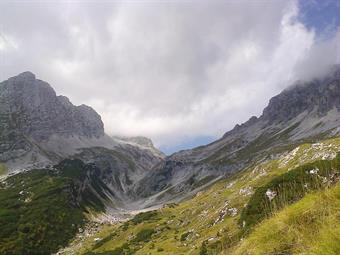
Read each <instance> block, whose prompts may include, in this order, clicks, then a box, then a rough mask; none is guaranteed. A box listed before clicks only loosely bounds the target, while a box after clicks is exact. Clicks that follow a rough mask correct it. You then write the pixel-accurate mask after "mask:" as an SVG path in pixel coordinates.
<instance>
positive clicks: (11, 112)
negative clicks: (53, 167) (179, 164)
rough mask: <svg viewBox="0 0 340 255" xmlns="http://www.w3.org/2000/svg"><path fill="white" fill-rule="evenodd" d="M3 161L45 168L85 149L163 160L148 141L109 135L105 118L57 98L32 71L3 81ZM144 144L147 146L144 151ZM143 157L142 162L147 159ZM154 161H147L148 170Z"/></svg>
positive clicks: (0, 137) (0, 115)
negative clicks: (126, 139) (120, 151)
mask: <svg viewBox="0 0 340 255" xmlns="http://www.w3.org/2000/svg"><path fill="white" fill-rule="evenodd" d="M0 141H1V142H0V162H5V163H6V164H7V165H8V167H9V168H10V169H14V170H16V169H21V168H32V167H42V166H44V165H47V164H56V163H58V162H59V161H60V160H62V159H64V158H66V157H69V156H71V155H74V154H77V153H78V152H79V151H80V149H83V148H91V147H104V148H107V149H117V148H120V150H123V148H124V149H125V150H126V151H125V152H126V153H134V154H136V150H139V152H140V153H141V154H143V153H144V154H146V155H149V154H152V153H150V152H147V151H145V150H143V148H152V152H153V153H154V154H157V155H153V156H154V157H155V158H157V159H158V158H162V157H163V156H162V153H160V152H159V151H158V150H157V149H156V148H154V147H153V145H152V142H151V141H150V140H148V139H147V138H139V137H138V138H136V139H133V143H127V142H122V141H118V140H115V139H112V138H110V137H109V136H107V135H106V134H105V133H104V125H103V122H102V120H101V117H100V116H99V114H98V113H96V112H95V111H94V110H93V109H92V108H91V107H89V106H86V105H80V106H75V105H73V104H72V103H71V102H70V101H69V99H68V98H67V97H65V96H57V95H56V93H55V91H54V90H53V88H52V87H51V86H50V85H49V84H48V83H46V82H44V81H41V80H38V79H36V77H35V75H34V74H32V73H30V72H25V73H22V74H19V75H18V76H15V77H12V78H9V79H8V80H6V81H4V82H1V83H0ZM139 144H141V147H139ZM142 158H143V157H142V156H140V159H141V160H142ZM152 162H154V161H153V159H150V158H149V160H144V164H145V165H146V166H150V164H152Z"/></svg>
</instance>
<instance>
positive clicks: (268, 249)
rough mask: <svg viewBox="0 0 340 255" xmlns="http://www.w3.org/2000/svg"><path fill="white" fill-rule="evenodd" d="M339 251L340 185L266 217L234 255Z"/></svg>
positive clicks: (326, 254)
mask: <svg viewBox="0 0 340 255" xmlns="http://www.w3.org/2000/svg"><path fill="white" fill-rule="evenodd" d="M339 252H340V185H336V186H335V187H332V188H330V189H328V190H325V191H319V192H314V193H311V194H308V195H306V196H305V197H304V198H303V199H301V200H300V201H299V202H297V203H295V204H293V205H291V206H289V207H287V208H285V209H283V210H282V211H281V212H279V213H278V214H275V215H274V216H273V217H272V218H270V219H267V220H265V221H264V222H263V223H262V224H260V225H258V226H257V227H256V228H255V230H254V231H253V232H252V233H251V234H250V235H249V237H247V238H246V239H245V240H243V241H242V242H241V243H240V244H239V246H238V247H237V248H236V250H235V251H234V252H233V253H232V254H235V255H241V254H242V255H247V254H248V255H250V254H254V255H255V254H258V255H262V254H310V255H337V254H339Z"/></svg>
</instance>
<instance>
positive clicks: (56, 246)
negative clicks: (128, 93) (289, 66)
mask: <svg viewBox="0 0 340 255" xmlns="http://www.w3.org/2000/svg"><path fill="white" fill-rule="evenodd" d="M339 134H340V72H339V70H338V71H337V72H336V71H335V72H334V70H333V71H332V72H330V73H329V75H327V76H326V77H323V78H320V79H316V80H313V81H311V82H306V83H301V84H298V85H296V86H292V87H291V88H288V89H287V90H285V91H283V92H282V93H281V94H279V95H277V96H275V97H274V98H272V99H271V100H270V102H269V104H268V106H267V107H266V108H265V109H264V111H263V114H262V115H261V116H260V117H252V118H250V119H249V120H248V121H247V122H246V123H244V124H242V125H236V126H235V128H234V129H232V130H231V131H229V132H227V133H225V135H224V136H223V137H221V138H220V139H219V140H217V141H215V142H213V143H211V144H208V145H204V146H200V147H197V148H194V149H190V150H184V151H180V152H177V153H174V154H173V155H170V156H165V155H163V154H162V153H161V152H160V151H158V150H157V149H156V148H154V146H153V144H152V142H151V141H150V140H149V139H147V138H144V137H134V138H130V137H117V136H115V137H111V136H108V135H107V134H105V132H104V124H103V122H102V121H101V117H100V116H99V114H97V113H96V112H95V111H94V110H93V109H92V108H90V107H88V106H85V105H80V106H75V105H73V104H72V103H71V102H70V101H69V100H68V99H67V98H66V97H64V96H57V95H56V93H55V91H54V90H53V88H52V87H51V86H50V85H49V84H48V83H46V82H44V81H41V80H38V79H36V77H35V75H33V74H32V73H29V72H25V73H22V74H20V75H18V76H15V77H12V78H10V79H8V80H7V81H4V82H2V83H0V178H1V180H0V223H1V228H0V254H10V255H12V254H13V255H21V254H25V255H36V254H51V253H55V252H57V251H58V252H59V254H63V255H64V254H70V255H71V254H72V255H74V254H111V255H112V254H122V255H123V254H136V255H146V254H168V255H173V254H193V255H197V254H201V255H204V254H208V255H210V254H218V253H221V252H222V253H223V252H224V253H227V254H294V252H295V251H298V252H297V253H296V252H295V253H296V254H300V253H306V252H309V250H311V249H312V248H311V247H310V245H309V243H313V242H314V244H315V245H314V246H315V247H314V248H315V249H316V250H318V249H319V248H320V247H319V246H318V244H317V240H314V239H313V240H314V241H313V242H309V241H310V240H312V237H309V236H308V234H306V233H305V232H308V230H307V229H308V227H307V225H306V224H305V222H304V221H302V223H303V224H301V229H303V231H302V232H301V237H300V238H302V239H303V242H302V244H300V246H299V244H297V243H294V240H296V236H294V234H292V235H291V236H290V237H292V240H288V241H287V242H288V243H289V242H290V243H289V244H288V246H287V242H286V243H283V244H282V243H279V242H276V241H275V240H272V241H273V243H272V246H273V247H276V248H275V249H276V250H275V251H274V252H273V251H272V250H271V251H270V252H268V251H269V250H270V249H269V248H268V247H267V248H268V249H267V248H266V247H260V246H258V252H255V251H254V252H253V251H251V249H249V246H247V244H251V240H262V239H261V238H262V237H264V236H265V235H264V233H263V231H264V229H267V227H268V226H267V224H268V221H273V224H277V225H280V224H278V221H279V219H281V218H282V219H286V220H287V222H286V223H285V224H286V225H285V226H286V227H287V228H288V229H289V227H290V226H292V228H293V229H294V227H295V226H297V225H298V224H295V223H294V222H291V221H290V219H291V218H290V216H291V215H295V214H294V213H293V211H294V210H295V209H294V208H303V210H309V208H314V209H315V210H316V212H318V214H317V215H318V216H317V217H319V218H321V216H322V215H321V214H320V213H319V212H320V208H319V207H313V206H314V205H310V204H309V203H308V201H311V200H312V199H313V198H315V199H316V201H319V200H320V198H321V197H325V196H326V198H327V199H328V200H327V199H325V201H328V203H325V204H324V208H325V210H326V211H329V212H332V213H329V214H324V216H325V219H326V218H327V222H328V224H332V225H334V226H339V225H340V223H339V220H338V219H339V218H338V217H337V215H335V214H334V208H333V206H332V203H331V201H332V202H333V204H338V198H339V196H337V194H338V191H339V189H338V188H336V187H338V185H339V184H338V181H339V156H338V157H337V158H336V153H338V152H339V151H340V140H339V139H340V138H338V136H339ZM306 201H307V202H306ZM145 208H147V209H146V210H150V208H152V209H155V208H161V209H158V210H154V211H149V212H144V213H142V214H138V215H137V216H135V217H134V218H132V215H135V212H136V211H139V210H141V209H145ZM314 209H313V210H314ZM299 210H302V209H299ZM126 213H127V214H128V216H127V218H128V219H130V220H127V221H124V222H117V219H118V221H123V219H125V217H126V215H125V214H126ZM282 213H283V215H281V214H282ZM287 215H288V216H289V217H288V216H287ZM121 216H123V217H121ZM295 216H296V215H295ZM295 216H294V217H293V216H292V217H293V218H294V220H295V219H296V220H297V221H299V220H301V219H300V218H299V217H295ZM103 217H104V218H105V217H108V218H105V219H109V220H108V221H106V222H105V223H103V221H102V219H103ZM319 218H318V221H317V222H316V223H315V224H314V225H313V226H314V228H313V229H318V227H320V226H321V225H320V224H319V222H322V220H320V221H319ZM97 222H100V224H97ZM113 222H114V223H113ZM306 222H310V221H308V220H306ZM91 224H93V225H96V227H95V228H91V226H92V225H91ZM318 224H319V225H318ZM99 225H100V226H99ZM88 226H90V227H88ZM323 229H324V228H323ZM334 229H337V228H334ZM323 231H324V233H326V234H322V233H319V234H320V238H323V239H324V240H325V242H329V244H330V245H329V246H330V247H333V248H334V247H335V245H334V243H336V242H334V238H331V237H329V238H327V235H328V234H329V232H327V229H324V230H323ZM298 232H299V231H298V230H296V233H298ZM329 235H332V236H333V234H329ZM304 237H306V238H305V239H304ZM307 237H308V238H307ZM266 238H267V239H268V240H270V238H269V237H266ZM294 238H295V239H294ZM274 239H275V238H274ZM298 239H299V238H298ZM242 240H244V242H243V241H242ZM269 243H270V242H269ZM65 246H69V247H66V248H65V249H63V248H64V247H65ZM245 247H246V248H245ZM254 247H255V246H254ZM297 247H298V248H297ZM314 248H313V249H314ZM266 249H267V250H266ZM333 250H334V249H333ZM286 251H288V252H286ZM293 251H294V252H293ZM275 252H276V253H275ZM315 254H322V253H320V252H319V253H315ZM328 254H332V255H333V254H336V253H327V255H328Z"/></svg>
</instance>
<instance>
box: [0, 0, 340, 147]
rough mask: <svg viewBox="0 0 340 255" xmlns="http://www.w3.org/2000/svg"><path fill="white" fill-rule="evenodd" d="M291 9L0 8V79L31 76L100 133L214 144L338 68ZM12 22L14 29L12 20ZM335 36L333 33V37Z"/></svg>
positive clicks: (186, 5) (331, 45) (333, 47)
mask: <svg viewBox="0 0 340 255" xmlns="http://www.w3.org/2000/svg"><path fill="white" fill-rule="evenodd" d="M299 8H301V7H300V5H299V4H298V2H297V1H227V2H225V1H209V2H208V1H159V2H156V1H140V2H137V1H124V2H114V3H108V2H106V1H105V2H104V1H103V2H84V3H81V2H74V1H69V2H60V3H54V2H53V3H51V2H50V3H42V2H36V3H33V4H32V3H23V2H14V3H13V2H6V1H3V2H1V3H0V9H1V15H0V24H2V27H1V28H0V33H1V37H0V54H1V56H0V57H1V61H0V70H1V71H0V78H1V80H4V79H6V78H8V77H9V76H13V75H16V74H17V73H20V72H21V71H23V70H31V71H33V72H34V73H36V75H37V76H38V77H39V78H41V79H44V80H46V81H48V82H50V83H51V85H52V86H53V87H54V88H55V89H56V91H57V92H58V93H59V94H64V95H67V96H69V97H70V98H71V100H72V101H73V102H76V103H79V104H80V103H86V104H89V105H91V106H92V107H94V108H95V109H96V110H97V111H98V112H99V113H100V114H101V115H102V117H103V120H104V123H105V128H106V131H107V132H108V133H110V134H115V135H124V136H130V135H131V136H135V135H144V136H148V137H151V138H152V139H153V140H154V141H155V144H156V145H158V146H163V147H164V146H170V147H171V146H174V145H175V144H177V143H180V142H182V141H185V140H192V139H194V138H195V137H218V136H221V135H222V134H223V133H224V132H226V131H227V130H228V129H230V128H231V127H233V126H234V125H235V124H236V123H239V122H242V121H245V120H247V119H248V118H249V116H252V115H259V114H260V113H261V111H262V109H263V108H264V106H265V105H266V104H267V102H268V100H269V98H270V97H272V96H273V95H275V94H277V93H278V92H280V91H281V90H282V89H284V88H286V87H287V86H289V85H290V84H291V83H292V82H294V81H295V80H298V79H310V78H313V77H314V76H316V75H321V74H322V73H324V72H325V71H326V70H327V69H328V68H329V66H331V65H333V64H335V63H339V55H340V52H339V42H340V40H339V39H340V31H339V29H338V27H337V26H335V31H334V32H333V34H332V36H328V37H327V38H319V37H318V34H316V32H315V30H314V29H313V28H312V27H307V26H305V25H304V23H302V21H301V19H299V14H300V13H301V10H300V9H299ZM17 17H20V18H17ZM336 29H338V30H336Z"/></svg>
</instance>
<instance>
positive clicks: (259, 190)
mask: <svg viewBox="0 0 340 255" xmlns="http://www.w3.org/2000/svg"><path fill="white" fill-rule="evenodd" d="M338 151H340V139H339V138H335V139H329V140H325V141H323V142H320V143H315V144H303V145H300V146H299V147H297V148H295V149H294V150H292V151H290V152H288V153H284V154H282V155H281V156H280V157H277V158H274V159H270V160H268V161H265V162H262V163H259V164H257V165H254V166H253V167H250V168H248V169H245V170H244V171H242V172H240V173H238V174H237V175H235V176H233V177H232V178H229V179H227V180H222V181H219V182H218V183H216V184H214V185H213V186H211V187H210V188H208V189H207V190H206V191H203V192H199V193H198V194H197V195H196V196H195V197H193V198H192V199H189V200H187V201H184V202H181V203H179V204H174V203H173V204H167V205H165V206H163V208H161V209H159V210H156V211H151V212H146V213H142V214H139V215H137V216H135V218H134V219H131V220H129V221H127V222H124V223H122V224H120V225H119V224H118V225H104V226H103V227H102V228H101V231H99V232H98V233H97V234H95V235H93V236H91V237H89V238H87V239H86V240H85V241H83V242H82V243H81V248H80V249H78V250H77V251H75V250H73V251H72V253H71V254H87V255H90V254H91V255H92V254H141V255H142V254H143V255H146V254H168V255H173V254H197V255H204V254H209V255H210V254H233V253H235V254H248V253H245V252H244V251H245V250H248V249H247V248H242V247H246V246H243V245H246V244H247V243H248V244H249V245H251V243H252V242H253V241H250V240H252V239H251V238H255V237H256V236H255V237H254V235H255V233H256V231H257V230H258V229H260V228H261V227H262V228H265V226H266V224H268V220H267V219H269V220H273V221H274V220H275V218H276V217H282V216H277V215H281V214H280V213H283V214H284V212H285V211H286V210H288V212H291V211H293V210H294V208H295V207H294V206H297V207H296V208H299V206H301V207H303V208H307V207H308V205H307V204H306V203H307V202H303V201H305V199H306V201H310V200H312V199H313V196H315V198H321V197H323V196H328V197H329V198H330V200H328V201H329V204H333V203H334V205H336V203H338V201H337V202H336V201H334V200H339V194H338V193H339V188H338V185H339V184H337V183H338V179H339V163H340V156H337V157H336V154H337V152H338ZM328 189H329V190H328ZM331 190H332V191H331ZM267 191H270V192H271V193H270V194H271V195H270V194H268V193H267ZM306 195H308V196H306ZM269 196H271V199H269ZM309 196H311V198H308V197H309ZM324 206H325V208H326V209H327V208H328V207H327V203H326V200H325V204H324ZM332 206H333V205H332ZM290 208H293V209H290ZM320 208H321V207H320ZM332 208H333V207H329V210H330V212H333V211H332V210H334V208H336V207H334V208H333V209H332ZM282 210H283V211H282ZM301 210H302V209H301ZM306 210H307V211H308V210H309V209H308V208H307V209H306ZM313 210H314V209H313ZM315 210H316V209H315ZM327 210H328V209H327ZM329 215H330V217H329V219H328V220H330V222H333V223H336V222H335V221H334V220H336V219H335V218H336V214H334V213H330V214H329ZM316 217H317V216H316ZM334 217H335V218H334ZM328 220H327V222H328ZM332 220H333V221H332ZM306 222H307V221H306ZM306 222H303V221H301V224H306ZM321 222H322V221H321ZM288 223H289V222H288ZM288 223H287V224H288ZM325 223H326V220H325ZM277 224H279V223H277ZM308 224H309V223H308ZM318 224H319V223H318ZM320 224H321V223H320ZM327 224H328V223H327ZM335 226H336V225H335ZM301 228H305V230H306V231H307V230H308V226H307V225H304V226H301ZM315 228H317V227H315ZM325 229H326V227H325ZM333 230H334V231H339V229H336V228H334V227H333ZM333 230H332V231H333ZM323 231H324V234H322V233H321V232H320V238H323V239H324V242H325V243H326V242H328V241H329V242H331V243H332V244H333V243H334V240H333V239H327V238H328V235H330V237H329V238H331V236H332V234H330V233H328V232H327V231H326V230H323ZM300 234H301V235H303V234H304V232H303V231H302V232H301V233H300ZM256 238H259V237H258V236H257V237H256ZM268 238H269V237H268ZM275 238H278V239H280V237H279V236H276V237H273V242H274V241H275ZM242 240H243V241H242ZM247 240H249V241H247ZM280 240H281V239H280ZM282 240H283V241H282V242H283V243H286V244H287V245H288V244H289V242H286V241H285V240H284V239H282ZM301 240H304V241H303V242H307V241H308V240H309V239H308V236H306V237H301ZM315 240H316V239H315ZM73 245H76V243H73ZM277 245H278V247H279V244H277ZM294 245H295V243H294V242H293V243H292V246H294ZM302 246H303V244H302ZM280 247H281V246H280ZM286 248H287V247H286ZM280 249H281V248H280ZM280 249H279V250H277V252H276V250H275V249H274V250H273V251H268V252H267V251H265V250H264V249H263V250H260V248H259V252H257V251H254V252H253V253H249V254H292V253H291V251H294V252H295V251H296V250H299V248H296V249H295V247H290V248H289V249H288V250H287V251H285V250H284V249H281V250H280ZM306 249H307V248H306ZM308 249H309V248H308ZM310 249H312V248H310ZM313 249H316V250H317V249H322V244H321V242H320V246H318V247H317V244H316V243H315V247H314V248H313ZM334 249H336V247H335V248H334ZM66 254H67V253H66ZM311 254H313V253H311ZM314 254H317V253H314ZM320 254H322V253H320ZM325 254H332V253H325Z"/></svg>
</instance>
